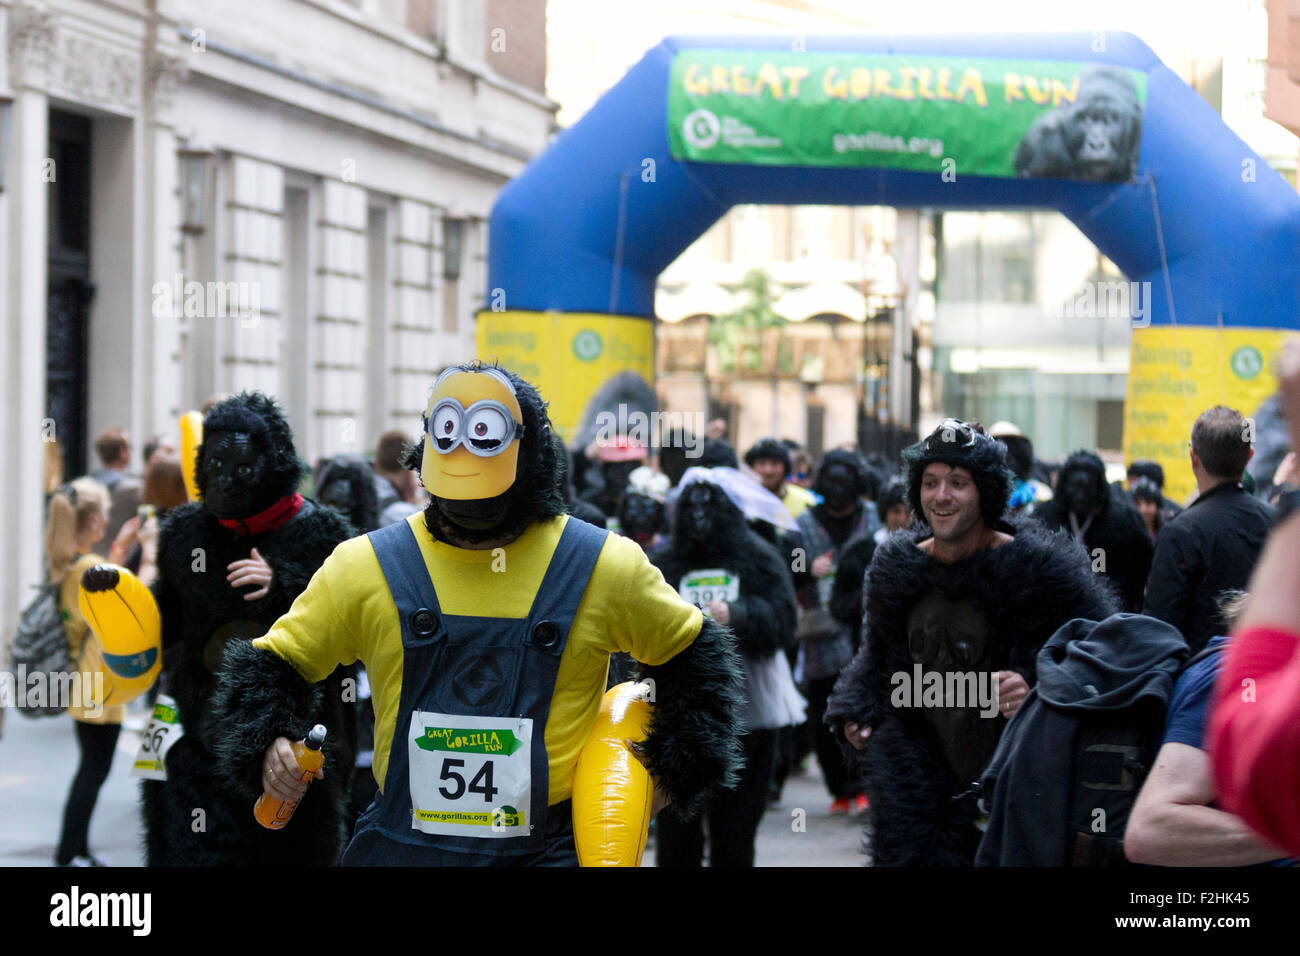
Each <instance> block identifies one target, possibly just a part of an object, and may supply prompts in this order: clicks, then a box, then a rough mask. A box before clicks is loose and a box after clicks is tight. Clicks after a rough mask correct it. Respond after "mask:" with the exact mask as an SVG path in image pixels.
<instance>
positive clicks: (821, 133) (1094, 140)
mask: <svg viewBox="0 0 1300 956" xmlns="http://www.w3.org/2000/svg"><path fill="white" fill-rule="evenodd" d="M737 203H778V204H804V203H833V204H837V205H893V206H925V207H932V208H949V209H989V208H1049V209H1057V210H1059V211H1060V212H1061V213H1063V214H1064V215H1066V216H1068V217H1069V218H1070V219H1071V220H1072V221H1073V222H1074V223H1075V224H1076V225H1077V226H1078V228H1079V229H1080V230H1081V231H1082V232H1083V233H1084V234H1085V235H1087V236H1088V237H1089V238H1090V239H1091V240H1092V241H1093V242H1094V243H1096V245H1097V247H1098V248H1099V249H1100V250H1101V251H1102V252H1103V253H1105V254H1106V255H1107V256H1108V257H1110V259H1111V260H1113V261H1114V262H1115V263H1116V264H1117V265H1118V266H1119V268H1120V269H1121V270H1123V272H1124V274H1125V276H1126V277H1127V278H1128V279H1129V280H1131V281H1132V282H1134V283H1141V284H1142V285H1141V286H1140V287H1137V288H1138V289H1140V290H1141V294H1142V295H1143V296H1144V303H1143V309H1142V319H1141V321H1140V322H1134V326H1135V327H1134V330H1133V345H1132V363H1131V371H1130V378H1129V393H1128V402H1127V404H1126V422H1125V452H1126V454H1127V455H1128V456H1129V457H1130V459H1131V458H1155V459H1157V460H1160V461H1162V462H1163V463H1164V464H1165V467H1166V471H1167V472H1169V473H1170V484H1171V487H1172V489H1173V490H1174V491H1175V492H1176V491H1178V490H1179V488H1180V487H1181V486H1187V485H1188V483H1189V482H1190V469H1188V467H1187V464H1186V461H1185V451H1184V449H1185V444H1184V442H1185V440H1186V437H1187V435H1188V434H1189V429H1190V425H1191V421H1192V419H1193V418H1194V417H1195V415H1196V414H1198V413H1199V412H1200V411H1201V410H1202V409H1204V408H1206V407H1208V406H1210V405H1213V404H1216V403H1217V402H1220V401H1223V402H1227V403H1229V404H1234V405H1236V406H1237V407H1239V408H1242V410H1243V412H1244V413H1246V414H1249V413H1250V411H1249V410H1253V409H1254V408H1255V407H1256V406H1257V405H1258V404H1259V402H1260V401H1261V400H1262V399H1263V398H1264V397H1266V396H1267V395H1268V394H1270V393H1271V392H1272V391H1273V389H1274V387H1275V383H1274V381H1273V379H1272V357H1273V353H1274V352H1275V351H1276V349H1277V347H1278V344H1279V342H1280V339H1281V337H1282V335H1283V334H1284V332H1285V331H1286V330H1291V329H1295V328H1297V325H1298V324H1300V317H1298V316H1297V303H1298V302H1300V257H1298V256H1297V251H1300V197H1298V196H1297V194H1296V192H1295V190H1294V189H1292V188H1291V187H1290V186H1289V185H1288V184H1287V182H1286V181H1285V180H1283V179H1282V177H1281V176H1280V175H1278V174H1277V173H1276V172H1275V171H1274V170H1273V169H1272V168H1270V167H1269V166H1268V165H1267V163H1266V162H1265V161H1264V160H1263V159H1261V158H1260V157H1259V156H1258V155H1256V154H1255V153H1254V152H1253V151H1252V150H1251V149H1250V148H1249V147H1248V146H1247V145H1246V144H1245V143H1244V142H1243V141H1242V140H1241V139H1239V138H1238V137H1237V136H1236V135H1235V134H1233V133H1232V132H1231V131H1230V130H1229V129H1228V128H1227V127H1226V126H1225V125H1224V123H1223V121H1222V120H1221V119H1220V117H1219V116H1218V114H1217V113H1216V112H1215V111H1214V110H1213V109H1212V108H1211V107H1210V106H1209V105H1208V104H1206V103H1205V101H1204V100H1202V99H1201V97H1200V96H1199V95H1198V94H1197V93H1196V92H1195V91H1194V90H1193V89H1191V88H1190V87H1189V86H1188V85H1187V84H1186V83H1184V82H1183V81H1182V80H1181V79H1180V78H1179V77H1178V76H1177V75H1176V74H1174V73H1173V71H1171V70H1170V69H1169V68H1168V67H1166V66H1165V65H1164V64H1163V63H1161V61H1160V60H1159V59H1158V58H1157V57H1156V56H1155V54H1154V53H1152V52H1151V50H1150V49H1149V48H1148V47H1147V46H1146V44H1144V43H1143V42H1142V41H1141V40H1139V39H1137V38H1136V37H1134V36H1132V35H1131V34H1126V33H1112V32H1106V33H1091V34H1056V35H1030V34H1026V35H1018V36H1017V35H1009V36H994V35H989V36H938V35H936V36H837V37H807V38H799V37H794V38H791V37H781V36H678V37H669V38H667V39H665V40H664V41H663V42H662V43H660V44H659V45H658V46H656V47H654V48H653V49H651V50H650V51H649V52H648V53H647V54H646V55H645V57H644V58H643V59H642V60H641V61H640V62H639V63H638V64H637V65H636V66H635V67H633V68H632V69H631V70H630V71H629V72H628V74H627V75H626V76H625V77H624V78H623V79H622V81H620V82H619V83H618V84H617V85H616V86H615V87H613V88H612V89H611V90H610V91H609V92H608V93H606V94H605V96H604V97H603V98H601V99H600V101H599V102H597V103H596V104H595V106H593V107H592V109H591V110H590V111H589V112H588V113H587V114H586V115H585V116H584V117H583V118H582V119H581V120H580V121H579V122H578V123H577V124H575V125H574V126H573V127H572V128H571V129H569V130H567V131H565V132H564V133H562V134H561V135H560V136H559V137H557V139H556V141H555V142H554V143H553V144H552V145H551V146H550V147H549V148H548V149H547V150H546V151H545V152H544V153H543V154H541V155H540V156H538V157H537V158H536V159H535V160H534V161H533V162H532V163H531V164H530V165H529V166H528V167H527V168H526V169H525V170H524V171H523V173H522V174H520V176H518V177H517V178H516V179H515V180H513V181H512V182H510V183H509V184H508V185H507V186H506V187H505V188H504V189H503V190H502V193H501V195H500V197H499V198H498V200H497V203H496V205H495V207H494V208H493V211H492V216H491V222H490V247H489V257H488V260H489V261H488V269H489V282H488V289H489V292H488V302H487V303H486V307H485V308H484V309H483V310H482V311H481V312H480V313H479V315H478V329H477V337H478V340H477V345H478V351H479V354H480V356H482V357H484V358H498V359H500V360H501V361H502V362H503V363H505V364H507V365H510V366H513V367H515V368H517V369H518V370H519V371H520V372H521V373H522V374H524V375H525V376H526V377H529V376H531V377H532V378H533V379H534V380H535V381H537V383H538V385H539V387H540V388H541V389H542V392H543V394H544V395H545V396H547V398H548V399H550V401H551V403H552V411H553V417H554V420H555V421H556V424H557V426H558V427H559V428H560V429H561V430H562V431H563V432H564V433H566V434H570V433H571V432H572V430H573V428H574V427H575V426H576V425H577V423H578V419H579V417H580V416H581V414H582V410H583V408H584V405H585V403H586V401H587V400H588V399H589V398H590V396H591V395H592V394H593V393H594V392H595V391H596V390H597V389H598V388H599V386H600V385H601V384H602V383H603V382H604V381H607V380H608V379H609V378H610V377H611V376H613V375H614V374H616V373H618V372H622V371H627V370H632V371H635V372H637V373H639V374H641V375H643V376H645V377H646V378H647V379H652V377H653V325H654V323H653V318H654V295H655V282H656V279H657V277H658V275H659V273H660V272H661V271H662V270H663V269H664V268H665V267H666V266H667V265H668V264H669V263H670V262H672V261H673V259H674V258H676V257H677V256H678V255H679V254H680V253H681V252H682V250H683V249H685V248H686V247H687V246H688V245H690V243H691V242H693V241H694V240H695V239H696V238H697V237H698V236H700V235H701V234H702V233H703V232H704V231H705V230H706V229H708V227H709V226H710V225H712V224H713V223H714V222H715V221H716V220H717V219H718V218H719V217H721V216H722V215H723V214H724V213H725V212H726V211H727V209H729V208H730V207H731V206H733V205H735V204H737ZM1116 320H1117V321H1129V317H1128V316H1122V317H1120V316H1117V317H1116ZM1148 322H1149V325H1148V324H1147V323H1148Z"/></svg>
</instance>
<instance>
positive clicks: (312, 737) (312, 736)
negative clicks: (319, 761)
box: [303, 724, 325, 750]
mask: <svg viewBox="0 0 1300 956" xmlns="http://www.w3.org/2000/svg"><path fill="white" fill-rule="evenodd" d="M324 743H325V725H324V724H317V725H316V726H315V727H313V728H312V729H311V733H309V734H308V735H307V739H306V740H304V741H303V746H305V747H306V748H307V749H308V750H320V748H321V746H322V745H323V744H324Z"/></svg>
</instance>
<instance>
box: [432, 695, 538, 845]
mask: <svg viewBox="0 0 1300 956" xmlns="http://www.w3.org/2000/svg"><path fill="white" fill-rule="evenodd" d="M409 741H410V761H411V826H412V827H413V828H414V829H416V830H422V831H423V832H425V833H439V834H447V835H452V836H467V837H479V838H482V839H488V840H490V839H509V838H510V837H520V836H528V832H529V823H530V821H529V808H530V802H531V800H532V789H533V787H532V783H533V781H532V749H533V722H532V720H531V719H530V718H526V717H525V718H520V717H466V716H463V715H458V714H433V713H428V712H425V711H416V712H415V713H413V714H412V715H411V727H410V731H409Z"/></svg>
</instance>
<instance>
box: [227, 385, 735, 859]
mask: <svg viewBox="0 0 1300 956" xmlns="http://www.w3.org/2000/svg"><path fill="white" fill-rule="evenodd" d="M423 424H424V434H423V437H422V438H421V441H420V443H419V444H418V445H416V446H415V447H414V448H412V449H410V450H409V452H408V455H407V457H406V460H405V464H406V466H407V467H409V468H412V469H413V470H417V469H418V471H419V474H420V478H421V481H422V483H423V485H424V487H425V489H426V490H427V491H428V492H429V494H430V496H431V501H430V503H429V504H428V506H427V507H426V508H425V510H424V511H423V512H422V513H417V514H415V515H412V516H411V517H410V518H408V519H407V520H405V521H403V522H398V523H397V524H395V525H392V526H390V527H387V528H383V529H380V530H379V531H375V532H372V533H371V534H368V535H364V536H361V537H357V538H353V539H351V540H349V541H346V542H344V543H343V544H341V545H339V546H338V548H337V549H336V550H335V551H334V553H333V554H332V555H331V556H330V557H329V558H328V559H327V560H326V562H325V563H324V565H323V566H322V567H321V568H320V570H319V571H318V572H317V573H316V575H315V576H314V577H313V578H312V581H311V583H310V584H309V585H308V587H307V589H306V591H304V592H303V593H302V595H301V596H300V597H299V598H298V600H297V601H296V602H295V604H294V605H293V607H292V609H291V610H290V611H289V612H288V613H287V614H285V615H284V616H283V617H281V618H280V619H279V620H278V621H277V622H276V623H275V624H274V625H273V626H272V627H271V629H270V631H269V632H268V633H267V634H265V635H264V636H262V637H260V638H258V639H256V640H254V641H252V642H240V643H235V644H232V645H231V646H230V647H229V648H228V649H227V652H226V659H225V666H224V668H223V671H222V675H221V679H220V683H219V686H218V689H217V692H216V695H215V697H214V701H213V706H214V709H215V713H216V717H215V718H214V721H213V722H214V724H216V725H218V726H223V727H224V728H225V731H224V734H223V737H222V741H221V744H220V745H219V747H218V753H217V764H218V767H217V772H218V773H220V774H222V775H223V776H224V777H225V778H226V779H227V780H228V781H229V783H230V786H232V787H235V788H237V789H239V790H241V791H242V792H243V793H245V794H246V795H247V796H248V797H249V799H250V803H249V806H250V811H249V812H250V813H251V812H252V809H251V808H252V800H253V799H254V798H255V797H256V796H257V795H258V794H260V793H261V792H263V791H266V792H268V793H271V794H273V795H275V796H277V797H279V798H280V799H296V798H298V797H300V796H302V795H303V793H304V792H305V791H307V785H306V784H304V783H302V782H301V781H300V779H299V778H300V772H299V771H298V770H297V767H296V765H295V764H294V762H293V759H292V751H291V741H293V740H296V739H299V738H301V737H302V736H304V735H305V733H306V731H307V729H308V728H309V727H310V726H311V723H312V721H313V719H314V716H313V715H314V713H315V710H316V704H317V701H316V698H315V696H314V695H316V694H317V693H318V691H317V689H316V688H315V686H314V685H315V684H316V683H317V682H319V681H321V680H322V679H323V678H324V677H325V676H326V675H327V674H329V673H330V672H331V671H333V670H334V668H335V667H337V666H338V665H339V664H341V663H342V664H351V663H352V662H354V661H356V660H361V661H362V662H363V663H364V664H365V667H366V671H367V673H368V674H369V676H370V684H371V693H372V696H373V700H374V705H375V718H376V719H375V740H376V747H375V755H374V763H373V772H374V775H375V781H376V783H377V784H378V786H379V790H380V792H379V795H378V796H377V797H376V798H375V800H374V802H373V803H372V804H371V805H370V807H369V809H367V810H366V811H365V812H364V813H363V814H362V815H361V817H360V819H359V820H358V821H357V824H356V828H355V831H354V834H353V837H352V840H351V842H350V844H349V846H348V848H347V850H346V852H345V853H344V855H343V859H342V862H343V864H344V865H359V866H380V865H453V866H455V865H464V866H514V865H544V866H576V865H578V854H577V852H576V849H575V841H574V823H575V821H574V812H573V802H572V798H573V794H574V777H575V771H576V769H577V766H578V762H579V757H580V756H581V754H582V751H583V748H584V745H586V744H587V741H588V738H589V736H591V733H592V730H593V727H595V726H596V724H597V718H598V715H599V714H600V711H601V701H602V697H603V696H604V693H605V689H606V677H607V673H608V669H609V657H610V655H611V654H613V653H615V652H619V651H622V652H626V653H628V654H630V655H631V656H632V657H633V658H634V659H636V660H637V661H638V662H640V664H641V667H642V670H641V673H640V674H639V675H638V676H639V678H640V679H642V680H643V681H645V682H646V683H645V686H646V687H648V688H649V695H650V697H651V699H652V701H653V714H652V716H651V717H650V721H649V726H648V733H647V735H646V736H645V738H644V740H643V741H641V742H640V743H629V744H628V745H627V746H628V747H629V749H631V750H632V751H633V754H634V755H635V757H636V758H637V760H638V761H639V762H640V764H641V765H644V767H645V769H646V770H648V772H649V774H650V777H651V779H652V780H653V783H654V803H655V807H656V809H657V807H658V806H660V805H663V804H665V803H667V802H671V803H673V804H675V805H677V806H679V807H680V808H682V809H683V810H685V811H686V812H688V813H689V812H691V811H693V810H696V809H698V806H699V804H700V802H701V800H702V799H703V798H704V796H705V795H706V794H707V792H708V791H710V790H711V789H712V788H714V787H715V786H719V785H721V786H730V785H732V784H734V782H735V780H736V776H737V773H738V770H739V765H740V763H741V761H742V760H743V756H742V749H741V747H740V743H739V733H740V725H739V711H740V704H741V673H742V672H741V664H740V660H739V657H738V655H737V654H736V651H735V649H734V645H735V640H734V637H733V635H732V634H731V632H730V631H729V630H728V629H727V628H726V627H724V626H722V625H719V624H718V623H717V622H715V621H712V620H708V619H706V618H704V617H703V616H702V614H701V613H700V611H699V610H698V609H697V608H695V607H694V606H692V605H690V604H687V603H686V602H685V601H684V600H682V598H681V597H679V595H678V594H677V592H676V590H675V589H673V588H672V587H670V586H669V585H668V584H667V583H665V581H664V579H663V576H662V575H661V574H660V573H659V571H658V570H656V569H655V568H654V566H653V565H651V564H650V563H649V561H648V560H647V559H646V557H645V555H644V553H643V552H642V551H641V549H640V548H639V547H638V546H637V545H636V543H635V542H633V541H631V540H629V539H627V538H622V537H619V536H618V535H614V534H610V533H609V532H607V531H606V530H604V529H600V528H596V527H594V526H593V525H589V524H587V523H585V522H583V521H580V520H578V519H577V518H573V517H571V516H569V515H568V514H566V505H565V499H564V468H565V449H564V446H563V444H562V442H561V441H560V439H559V437H558V436H557V435H556V434H555V433H554V432H553V430H552V428H551V424H550V421H549V420H548V418H547V415H546V405H545V403H544V402H543V401H542V399H541V396H540V395H539V394H538V392H537V390H536V389H535V388H534V387H533V386H532V385H530V384H529V383H528V382H526V381H524V380H523V379H521V378H519V377H518V376H517V375H514V374H513V373H511V372H508V371H506V370H504V369H500V368H497V367H495V366H488V365H484V364H481V363H477V362H476V363H471V364H467V365H459V366H453V367H451V368H449V369H447V370H446V371H445V372H443V373H442V374H441V375H440V376H439V378H438V379H437V382H436V383H435V385H434V387H433V390H432V393H431V395H430V397H429V401H428V404H427V406H426V408H425V411H424V415H423ZM325 769H326V771H328V770H329V768H328V766H327V767H326V768H325ZM584 773H586V771H584ZM611 775H613V771H612V770H611ZM308 798H309V796H308ZM289 825H290V826H293V823H292V822H291V823H290V824H289ZM583 826H584V824H583V822H582V821H579V827H580V828H582V827H583Z"/></svg>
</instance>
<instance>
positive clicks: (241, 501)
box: [203, 432, 276, 518]
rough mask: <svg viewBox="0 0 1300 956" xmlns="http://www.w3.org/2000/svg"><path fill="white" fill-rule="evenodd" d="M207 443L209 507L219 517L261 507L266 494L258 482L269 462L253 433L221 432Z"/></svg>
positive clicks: (206, 501)
mask: <svg viewBox="0 0 1300 956" xmlns="http://www.w3.org/2000/svg"><path fill="white" fill-rule="evenodd" d="M204 445H205V446H206V449H205V450H206V452H207V453H206V454H205V455H204V456H203V466H204V467H203V473H204V477H205V478H206V479H207V488H206V490H205V491H204V493H203V503H204V505H205V506H206V507H207V509H208V511H210V512H211V513H212V514H213V515H214V516H216V517H218V518H243V517H245V516H247V515H251V514H254V513H256V512H258V511H261V510H262V499H263V498H264V497H265V495H263V494H259V490H260V489H259V487H258V486H259V484H260V482H261V479H262V474H263V473H264V472H265V471H266V464H267V463H266V456H265V455H264V454H263V453H262V451H261V450H260V449H259V448H258V447H257V445H256V444H255V443H254V441H253V436H251V435H249V434H248V433H247V432H217V433H216V434H215V435H212V436H211V437H210V438H208V440H207V441H205V442H204ZM275 497H276V496H272V498H271V500H272V501H273V500H274V499H275ZM266 503H267V504H268V505H269V504H270V501H268V502H266Z"/></svg>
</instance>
